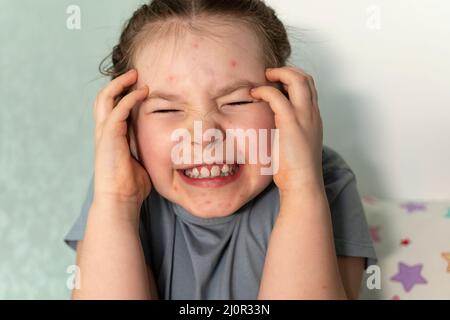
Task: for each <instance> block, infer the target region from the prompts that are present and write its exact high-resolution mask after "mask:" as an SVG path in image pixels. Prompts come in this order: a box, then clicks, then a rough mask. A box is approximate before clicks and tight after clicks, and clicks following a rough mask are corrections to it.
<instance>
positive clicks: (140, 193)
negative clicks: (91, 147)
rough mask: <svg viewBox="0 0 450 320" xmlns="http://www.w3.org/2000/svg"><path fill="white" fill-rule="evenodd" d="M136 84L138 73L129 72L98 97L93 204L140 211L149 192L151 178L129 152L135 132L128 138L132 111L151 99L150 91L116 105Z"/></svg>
mask: <svg viewBox="0 0 450 320" xmlns="http://www.w3.org/2000/svg"><path fill="white" fill-rule="evenodd" d="M136 81H137V71H136V70H134V69H133V70H130V71H128V72H127V73H125V74H123V75H121V76H119V77H117V78H115V79H114V80H112V81H111V82H110V83H109V84H108V85H107V86H106V87H105V88H103V89H102V90H101V91H100V93H99V94H98V95H97V97H96V100H95V103H94V118H95V171H94V201H102V200H106V201H119V202H121V203H126V204H131V205H133V206H134V205H136V206H137V208H140V206H141V205H142V202H143V201H144V200H145V198H146V197H147V196H148V195H149V193H150V190H151V181H150V177H149V175H148V173H147V171H146V170H145V168H144V167H143V166H142V165H141V164H140V163H139V162H138V161H137V160H136V159H135V158H134V157H133V155H132V152H131V149H130V144H131V145H132V146H133V147H135V146H136V142H135V140H134V139H135V138H134V134H132V133H133V132H132V130H131V132H130V134H129V135H130V137H128V135H127V133H128V129H129V128H128V126H127V119H128V117H129V116H130V113H131V110H132V109H133V107H134V106H136V105H137V104H139V103H141V102H142V101H143V100H144V99H145V98H146V97H147V96H148V93H149V89H148V87H147V86H144V87H142V88H139V89H137V90H133V91H131V93H129V94H127V95H125V96H124V97H123V98H122V99H120V101H118V103H117V104H116V103H115V102H116V100H117V98H118V97H120V96H121V94H123V93H124V91H125V89H127V88H128V87H130V86H132V85H133V84H135V83H136ZM133 151H134V152H136V150H133Z"/></svg>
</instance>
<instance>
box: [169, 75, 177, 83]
mask: <svg viewBox="0 0 450 320" xmlns="http://www.w3.org/2000/svg"><path fill="white" fill-rule="evenodd" d="M175 80H176V78H175V77H174V76H173V75H170V76H169V77H168V78H167V81H169V82H174V81H175Z"/></svg>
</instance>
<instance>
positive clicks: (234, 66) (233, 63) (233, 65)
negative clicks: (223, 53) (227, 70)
mask: <svg viewBox="0 0 450 320" xmlns="http://www.w3.org/2000/svg"><path fill="white" fill-rule="evenodd" d="M230 64H231V67H232V68H236V66H237V62H236V60H231V61H230Z"/></svg>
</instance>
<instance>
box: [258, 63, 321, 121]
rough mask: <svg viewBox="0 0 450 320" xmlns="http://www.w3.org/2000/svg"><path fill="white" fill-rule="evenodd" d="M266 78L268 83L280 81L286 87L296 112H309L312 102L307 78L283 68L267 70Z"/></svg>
mask: <svg viewBox="0 0 450 320" xmlns="http://www.w3.org/2000/svg"><path fill="white" fill-rule="evenodd" d="M266 77H267V79H268V80H270V81H280V82H281V83H283V85H285V86H287V88H286V90H287V92H288V94H289V100H290V102H291V104H292V105H293V106H294V108H295V109H296V110H297V111H299V112H300V113H303V114H305V113H307V112H310V109H311V108H312V107H313V100H312V92H311V88H310V84H309V80H308V77H307V76H305V75H304V74H301V73H298V72H294V71H293V70H291V69H288V68H286V67H283V68H275V69H269V70H267V71H266ZM296 113H297V112H296Z"/></svg>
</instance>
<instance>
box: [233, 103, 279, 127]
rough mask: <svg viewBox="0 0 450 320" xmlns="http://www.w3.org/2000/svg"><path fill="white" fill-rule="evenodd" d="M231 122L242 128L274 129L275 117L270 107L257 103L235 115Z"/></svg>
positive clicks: (234, 125)
mask: <svg viewBox="0 0 450 320" xmlns="http://www.w3.org/2000/svg"><path fill="white" fill-rule="evenodd" d="M232 118H233V119H231V121H230V123H231V126H232V127H233V128H241V129H244V130H245V129H255V130H258V129H272V128H275V118H274V114H273V112H272V110H271V109H270V107H267V108H266V107H265V106H261V105H256V106H255V107H253V108H249V109H248V110H246V111H245V112H242V113H236V114H234V115H233V117H232Z"/></svg>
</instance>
